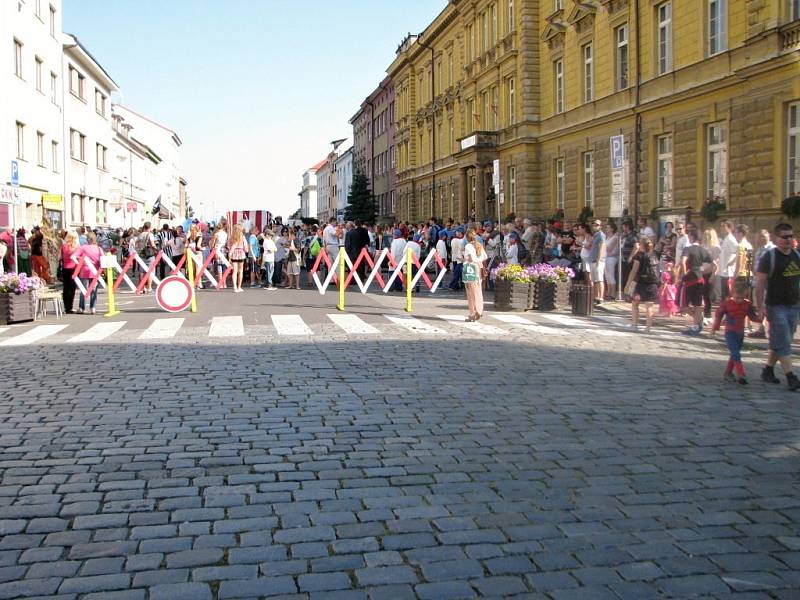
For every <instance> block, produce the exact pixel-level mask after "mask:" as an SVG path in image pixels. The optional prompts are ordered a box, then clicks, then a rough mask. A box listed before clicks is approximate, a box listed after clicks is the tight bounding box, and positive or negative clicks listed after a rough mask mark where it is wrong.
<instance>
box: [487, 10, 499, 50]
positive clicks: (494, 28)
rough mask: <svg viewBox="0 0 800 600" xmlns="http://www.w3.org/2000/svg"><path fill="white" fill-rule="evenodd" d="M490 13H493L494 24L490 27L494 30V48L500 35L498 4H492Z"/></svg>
mask: <svg viewBox="0 0 800 600" xmlns="http://www.w3.org/2000/svg"><path fill="white" fill-rule="evenodd" d="M489 12H490V13H491V19H492V22H491V23H490V26H491V28H492V46H494V45H496V44H497V33H498V30H497V4H496V3H495V4H492V5H491V6H490V7H489Z"/></svg>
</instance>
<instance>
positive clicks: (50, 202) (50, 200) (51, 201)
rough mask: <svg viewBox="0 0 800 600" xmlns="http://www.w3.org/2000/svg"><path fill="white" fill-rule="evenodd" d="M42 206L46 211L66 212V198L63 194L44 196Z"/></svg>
mask: <svg viewBox="0 0 800 600" xmlns="http://www.w3.org/2000/svg"><path fill="white" fill-rule="evenodd" d="M42 206H43V207H44V208H45V209H46V210H64V197H63V196H62V195H61V194H42Z"/></svg>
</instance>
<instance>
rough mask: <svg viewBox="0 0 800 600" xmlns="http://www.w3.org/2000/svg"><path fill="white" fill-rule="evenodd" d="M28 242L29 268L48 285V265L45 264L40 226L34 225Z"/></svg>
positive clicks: (49, 281) (42, 235)
mask: <svg viewBox="0 0 800 600" xmlns="http://www.w3.org/2000/svg"><path fill="white" fill-rule="evenodd" d="M29 243H30V246H31V268H32V269H33V272H34V273H36V275H37V276H38V277H39V279H41V280H42V281H44V282H45V283H46V284H47V285H50V283H51V280H50V265H49V264H47V260H46V259H45V257H44V252H43V246H44V234H43V233H42V228H41V227H39V226H38V225H36V226H34V228H33V235H32V236H31V239H30V240H29Z"/></svg>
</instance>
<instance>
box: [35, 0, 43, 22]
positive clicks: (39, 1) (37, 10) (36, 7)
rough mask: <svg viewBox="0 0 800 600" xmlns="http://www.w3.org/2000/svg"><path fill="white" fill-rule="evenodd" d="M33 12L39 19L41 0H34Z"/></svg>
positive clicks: (40, 16) (40, 15)
mask: <svg viewBox="0 0 800 600" xmlns="http://www.w3.org/2000/svg"><path fill="white" fill-rule="evenodd" d="M33 12H34V13H35V14H36V16H37V17H38V18H39V20H41V18H42V0H35V3H34V5H33Z"/></svg>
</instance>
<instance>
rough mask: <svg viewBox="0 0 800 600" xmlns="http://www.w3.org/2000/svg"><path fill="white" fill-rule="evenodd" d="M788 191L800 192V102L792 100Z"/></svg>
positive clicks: (787, 151) (789, 128)
mask: <svg viewBox="0 0 800 600" xmlns="http://www.w3.org/2000/svg"><path fill="white" fill-rule="evenodd" d="M787 117H788V123H787V125H788V127H787V130H786V131H787V142H788V143H787V148H786V156H787V158H788V165H787V169H786V193H787V195H788V196H794V195H798V194H800V102H792V103H791V104H790V105H789V110H788V114H787Z"/></svg>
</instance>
